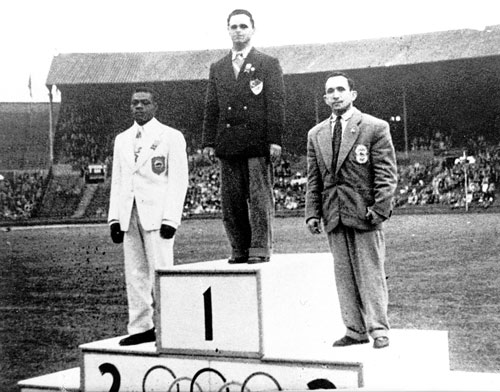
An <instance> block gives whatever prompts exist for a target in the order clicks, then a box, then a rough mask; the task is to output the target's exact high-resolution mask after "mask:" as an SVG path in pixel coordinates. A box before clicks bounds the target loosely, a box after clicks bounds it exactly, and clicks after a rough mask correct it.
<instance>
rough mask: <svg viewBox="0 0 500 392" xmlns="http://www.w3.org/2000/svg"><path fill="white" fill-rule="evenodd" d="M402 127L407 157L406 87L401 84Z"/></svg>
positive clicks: (406, 155)
mask: <svg viewBox="0 0 500 392" xmlns="http://www.w3.org/2000/svg"><path fill="white" fill-rule="evenodd" d="M403 129H404V136H405V157H406V159H408V156H409V155H408V121H407V114H406V87H405V86H404V85H403Z"/></svg>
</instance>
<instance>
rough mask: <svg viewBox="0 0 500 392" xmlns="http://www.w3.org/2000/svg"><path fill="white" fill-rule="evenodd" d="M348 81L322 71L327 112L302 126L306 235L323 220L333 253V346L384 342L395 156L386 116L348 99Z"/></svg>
mask: <svg viewBox="0 0 500 392" xmlns="http://www.w3.org/2000/svg"><path fill="white" fill-rule="evenodd" d="M356 96H357V92H356V91H355V90H354V82H353V81H352V79H350V78H349V77H348V76H347V75H345V74H343V73H333V74H331V75H329V76H328V78H327V80H326V84H325V95H324V99H325V102H326V104H327V105H328V106H330V107H331V108H332V116H331V117H330V118H328V119H326V120H325V121H323V122H321V123H320V124H318V125H316V126H315V127H314V128H313V129H311V130H310V131H309V134H308V141H307V168H308V175H307V177H308V178H307V193H306V223H307V226H308V228H309V230H310V231H311V233H313V234H318V233H321V231H322V228H321V226H320V223H321V221H323V226H324V229H325V231H326V233H327V235H328V242H329V245H330V249H331V250H332V253H333V258H334V264H335V278H336V284H337V292H338V296H339V302H340V308H341V313H342V319H343V322H344V324H345V326H346V335H345V336H344V337H343V338H341V339H339V340H337V341H336V342H335V343H334V344H333V345H334V346H335V347H342V346H349V345H353V344H361V343H368V342H369V340H368V336H371V337H372V338H373V339H374V343H373V347H375V348H383V347H387V346H388V345H389V337H388V332H389V321H388V318H387V306H388V292H387V284H386V275H385V270H384V263H385V239H384V234H383V231H382V223H383V222H384V221H385V220H387V219H388V218H389V217H390V216H391V213H392V208H393V197H394V192H395V190H396V185H397V172H396V157H395V151H394V146H393V144H392V140H391V134H390V132H389V125H388V124H387V122H385V121H383V120H380V119H378V118H375V117H373V116H370V115H368V114H365V113H361V112H360V111H359V110H358V109H356V108H355V107H354V106H353V101H354V100H355V99H356Z"/></svg>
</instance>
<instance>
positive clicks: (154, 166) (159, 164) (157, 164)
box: [151, 157, 166, 174]
mask: <svg viewBox="0 0 500 392" xmlns="http://www.w3.org/2000/svg"><path fill="white" fill-rule="evenodd" d="M165 169H166V168H165V157H153V158H151V170H153V173H155V174H161V173H163V172H164V171H165Z"/></svg>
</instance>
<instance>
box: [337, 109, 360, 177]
mask: <svg viewBox="0 0 500 392" xmlns="http://www.w3.org/2000/svg"><path fill="white" fill-rule="evenodd" d="M360 123H361V112H360V111H359V110H355V111H354V113H353V115H352V117H351V118H350V120H349V122H348V123H347V126H346V129H345V131H344V133H343V134H342V142H341V143H340V151H339V156H338V159H337V166H336V170H335V174H336V173H338V171H339V169H340V167H341V166H342V164H343V163H344V161H345V159H346V157H347V155H348V154H349V151H351V149H352V146H353V145H354V143H355V142H356V139H357V138H358V136H359V127H358V125H359V124H360Z"/></svg>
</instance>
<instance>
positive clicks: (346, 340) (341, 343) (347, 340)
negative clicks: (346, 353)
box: [333, 335, 369, 347]
mask: <svg viewBox="0 0 500 392" xmlns="http://www.w3.org/2000/svg"><path fill="white" fill-rule="evenodd" d="M368 342H369V340H368V339H362V340H358V339H354V338H351V337H350V336H347V335H346V336H344V337H343V338H342V339H339V340H337V341H335V342H334V343H333V347H347V346H352V345H353V344H365V343H368Z"/></svg>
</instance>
